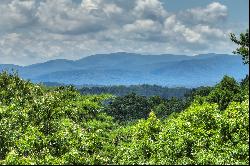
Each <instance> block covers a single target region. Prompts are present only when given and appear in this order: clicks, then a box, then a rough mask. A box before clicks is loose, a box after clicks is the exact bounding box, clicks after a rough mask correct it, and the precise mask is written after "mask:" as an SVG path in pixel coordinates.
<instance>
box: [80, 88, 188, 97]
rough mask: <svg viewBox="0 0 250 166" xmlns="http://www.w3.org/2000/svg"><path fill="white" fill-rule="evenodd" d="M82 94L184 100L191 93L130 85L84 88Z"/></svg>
mask: <svg viewBox="0 0 250 166" xmlns="http://www.w3.org/2000/svg"><path fill="white" fill-rule="evenodd" d="M79 91H80V92H81V93H82V94H102V93H108V94H113V95H115V96H124V95H128V94H130V93H136V94H138V95H141V96H147V97H149V96H160V97H162V98H166V99H167V98H171V97H177V98H182V97H184V95H185V94H186V93H188V92H190V91H191V89H188V88H183V87H179V88H168V87H162V86H158V85H147V84H144V85H130V86H123V85H120V86H118V85H117V86H89V87H87V86H83V87H81V88H79Z"/></svg>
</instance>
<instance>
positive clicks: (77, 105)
mask: <svg viewBox="0 0 250 166" xmlns="http://www.w3.org/2000/svg"><path fill="white" fill-rule="evenodd" d="M248 90H249V81H248V77H246V79H244V80H243V81H242V82H241V83H238V82H236V81H235V80H234V79H233V78H230V77H228V76H225V77H224V78H223V80H222V81H221V82H220V83H218V84H217V85H216V86H215V87H202V88H200V89H196V90H193V92H192V93H189V94H187V95H186V98H185V99H176V98H171V99H163V98H161V97H157V96H154V97H150V98H146V97H143V96H139V95H135V94H129V95H126V96H123V97H115V96H110V95H104V94H103V95H81V94H80V93H79V92H78V91H77V90H76V89H75V88H74V87H71V86H69V87H55V88H47V87H45V86H42V85H37V84H32V83H31V82H29V81H25V80H22V79H20V78H19V77H18V75H17V74H15V73H13V74H9V73H7V72H2V73H0V164H248V163H249V162H248V161H249V152H248V151H249V121H248V120H249V112H248V109H249V97H248ZM121 121H122V122H125V123H119V122H121Z"/></svg>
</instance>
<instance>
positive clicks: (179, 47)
mask: <svg viewBox="0 0 250 166" xmlns="http://www.w3.org/2000/svg"><path fill="white" fill-rule="evenodd" d="M0 10H1V12H2V11H3V12H2V13H3V14H2V16H1V17H0V64H1V63H17V64H30V63H36V62H40V61H46V60H48V59H54V58H67V59H77V58H80V57H83V56H86V55H90V54H95V53H107V52H116V51H127V52H137V53H175V54H178V53H181V54H184V53H186V54H194V53H204V52H223V50H224V52H225V50H230V49H231V48H232V43H231V42H229V41H228V33H229V29H221V28H219V26H217V25H218V24H220V23H219V21H220V20H225V19H226V17H227V12H228V10H227V7H226V6H224V5H222V4H220V3H217V2H214V3H211V4H208V5H207V6H205V7H204V8H193V9H188V10H185V11H182V12H179V13H170V12H168V11H167V9H166V7H164V6H163V4H162V2H160V1H159V0H128V1H127V0H126V1H124V0H83V1H81V2H79V3H76V2H75V1H71V0H53V1H51V0H42V1H36V2H35V1H18V0H14V1H4V2H3V1H1V3H0ZM229 52H231V51H229Z"/></svg>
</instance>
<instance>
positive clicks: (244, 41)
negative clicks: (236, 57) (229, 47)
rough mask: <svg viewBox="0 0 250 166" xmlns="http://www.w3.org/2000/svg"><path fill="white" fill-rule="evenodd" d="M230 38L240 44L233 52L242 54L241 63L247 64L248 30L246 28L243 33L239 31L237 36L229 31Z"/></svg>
mask: <svg viewBox="0 0 250 166" xmlns="http://www.w3.org/2000/svg"><path fill="white" fill-rule="evenodd" d="M230 39H231V40H232V41H233V42H234V43H236V44H237V45H239V46H240V47H238V48H237V49H236V50H235V51H233V53H234V54H240V55H242V59H243V63H244V64H249V30H248V29H247V30H246V32H245V33H241V34H240V37H239V38H237V37H236V36H235V34H233V33H230Z"/></svg>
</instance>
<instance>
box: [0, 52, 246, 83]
mask: <svg viewBox="0 0 250 166" xmlns="http://www.w3.org/2000/svg"><path fill="white" fill-rule="evenodd" d="M12 68H13V69H16V70H17V71H18V72H19V75H20V77H21V78H23V79H30V80H31V81H32V82H34V83H39V82H57V83H60V84H74V85H98V86H112V85H127V86H128V85H138V84H150V85H161V86H168V87H186V88H195V87H199V86H208V85H209V86H213V85H215V84H216V83H218V82H219V81H220V80H221V79H222V78H223V76H224V75H226V74H227V75H229V76H231V77H234V78H235V79H236V80H238V81H239V80H241V79H243V78H244V76H245V75H246V74H247V73H248V72H249V69H248V67H247V66H244V64H243V63H242V60H241V57H240V56H235V55H228V54H212V53H209V54H200V55H196V56H185V55H171V54H163V55H141V54H135V53H126V52H117V53H111V54H97V55H91V56H88V57H84V58H82V59H79V60H66V59H57V60H51V61H47V62H44V63H37V64H33V65H29V66H16V65H4V64H2V65H1V64H0V70H2V69H9V70H10V69H12Z"/></svg>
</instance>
